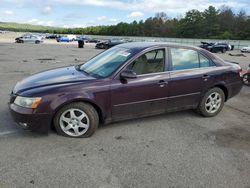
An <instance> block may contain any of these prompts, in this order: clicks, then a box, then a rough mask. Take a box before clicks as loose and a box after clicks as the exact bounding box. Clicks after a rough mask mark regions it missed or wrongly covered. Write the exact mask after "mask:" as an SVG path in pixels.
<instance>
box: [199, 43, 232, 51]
mask: <svg viewBox="0 0 250 188" xmlns="http://www.w3.org/2000/svg"><path fill="white" fill-rule="evenodd" d="M199 47H201V48H203V49H206V50H208V51H210V52H212V53H218V52H221V53H225V52H226V51H230V50H233V49H234V45H230V44H228V43H226V42H201V45H200V46H199Z"/></svg>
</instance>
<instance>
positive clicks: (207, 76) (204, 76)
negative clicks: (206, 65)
mask: <svg viewBox="0 0 250 188" xmlns="http://www.w3.org/2000/svg"><path fill="white" fill-rule="evenodd" d="M202 78H203V79H204V81H205V82H206V81H207V79H208V78H210V76H209V75H207V74H204V75H203V76H202Z"/></svg>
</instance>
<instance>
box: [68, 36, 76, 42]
mask: <svg viewBox="0 0 250 188" xmlns="http://www.w3.org/2000/svg"><path fill="white" fill-rule="evenodd" d="M66 37H68V38H69V40H70V41H75V40H76V35H67V36H66Z"/></svg>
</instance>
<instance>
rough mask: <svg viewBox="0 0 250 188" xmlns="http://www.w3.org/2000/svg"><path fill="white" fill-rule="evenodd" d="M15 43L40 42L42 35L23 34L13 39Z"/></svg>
mask: <svg viewBox="0 0 250 188" xmlns="http://www.w3.org/2000/svg"><path fill="white" fill-rule="evenodd" d="M15 42H16V43H34V44H40V43H42V42H43V40H42V37H39V36H36V35H33V34H24V35H22V36H21V37H18V38H16V39H15Z"/></svg>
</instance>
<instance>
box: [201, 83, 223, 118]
mask: <svg viewBox="0 0 250 188" xmlns="http://www.w3.org/2000/svg"><path fill="white" fill-rule="evenodd" d="M211 100H212V101H211ZM224 102H225V93H224V91H222V90H221V89H220V88H218V87H215V88H213V89H210V90H209V91H207V92H206V94H205V95H204V96H203V98H202V100H201V101H200V104H199V106H198V108H197V111H198V113H199V114H201V115H202V116H204V117H213V116H216V115H217V114H218V113H219V112H220V111H221V109H222V108H223V106H224ZM213 109H214V110H213Z"/></svg>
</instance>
